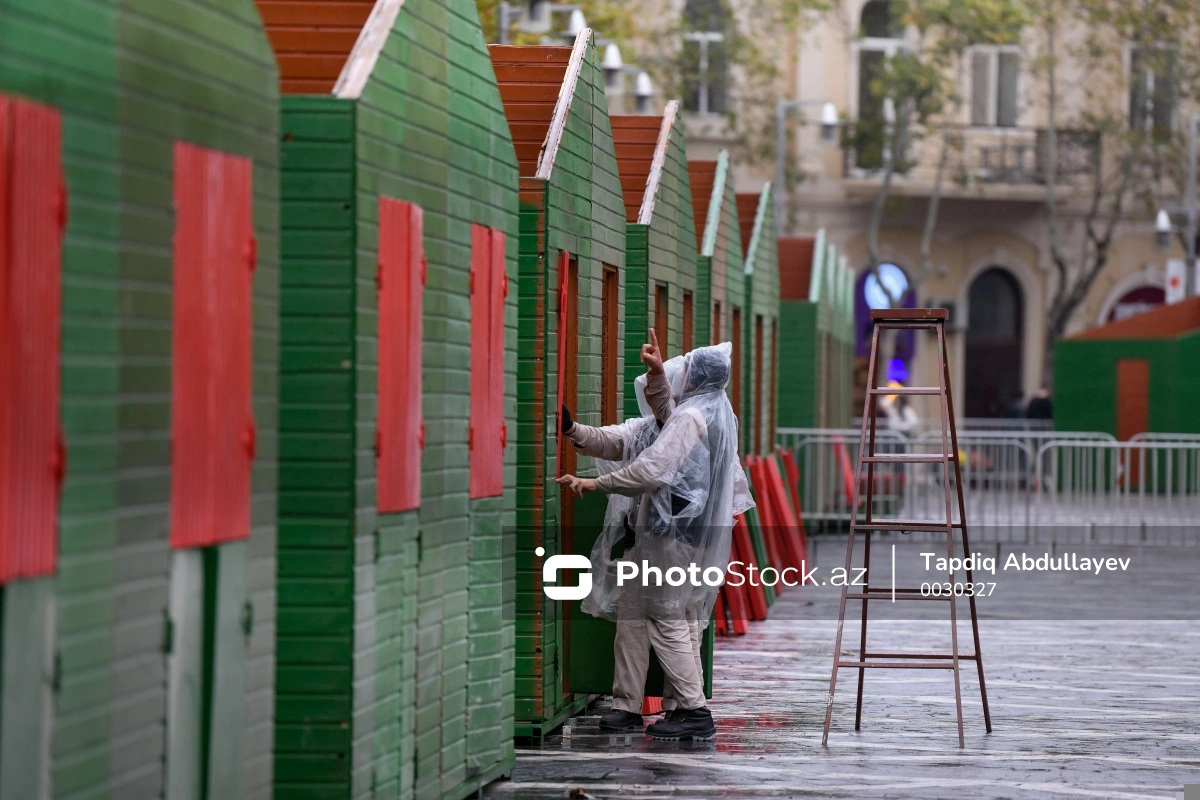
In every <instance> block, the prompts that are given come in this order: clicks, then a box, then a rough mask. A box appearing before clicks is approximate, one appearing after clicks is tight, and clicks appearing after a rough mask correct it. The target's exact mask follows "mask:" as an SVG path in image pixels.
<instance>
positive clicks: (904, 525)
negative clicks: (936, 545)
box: [850, 519, 963, 533]
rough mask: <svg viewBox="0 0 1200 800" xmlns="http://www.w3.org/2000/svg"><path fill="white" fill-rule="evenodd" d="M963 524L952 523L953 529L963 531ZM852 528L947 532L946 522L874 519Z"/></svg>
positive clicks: (858, 523)
mask: <svg viewBox="0 0 1200 800" xmlns="http://www.w3.org/2000/svg"><path fill="white" fill-rule="evenodd" d="M962 526H963V524H962V523H961V522H951V523H950V527H951V528H959V529H961V528H962ZM850 527H852V528H854V529H855V530H859V531H914V532H918V533H925V532H928V533H942V532H943V531H945V530H946V523H944V522H912V521H910V520H905V519H873V520H868V521H867V522H855V523H853V524H852V525H851V526H850Z"/></svg>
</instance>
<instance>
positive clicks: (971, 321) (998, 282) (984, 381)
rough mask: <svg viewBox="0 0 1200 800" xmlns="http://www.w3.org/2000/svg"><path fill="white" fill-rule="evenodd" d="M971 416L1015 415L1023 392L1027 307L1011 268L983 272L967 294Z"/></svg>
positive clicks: (967, 371) (967, 366)
mask: <svg viewBox="0 0 1200 800" xmlns="http://www.w3.org/2000/svg"><path fill="white" fill-rule="evenodd" d="M967 306H968V309H969V311H968V314H967V322H968V327H967V346H966V353H965V356H964V360H965V362H966V373H965V378H966V390H967V402H966V408H965V411H966V416H968V417H999V416H1001V415H1003V414H1005V413H1015V409H1016V408H1018V407H1019V402H1020V395H1021V351H1022V349H1023V342H1024V330H1025V310H1024V301H1023V298H1022V297H1021V287H1020V285H1019V284H1018V283H1017V281H1016V279H1015V278H1014V277H1013V276H1012V273H1010V272H1009V271H1008V270H1005V269H1000V268H999V267H992V268H990V269H987V270H985V271H984V272H982V273H980V275H979V276H978V277H977V278H975V280H974V281H973V282H972V283H971V288H970V290H969V291H968V294H967Z"/></svg>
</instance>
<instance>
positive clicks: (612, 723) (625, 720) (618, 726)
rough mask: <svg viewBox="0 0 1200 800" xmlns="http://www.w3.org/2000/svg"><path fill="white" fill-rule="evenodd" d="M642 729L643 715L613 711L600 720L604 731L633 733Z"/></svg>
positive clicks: (601, 728)
mask: <svg viewBox="0 0 1200 800" xmlns="http://www.w3.org/2000/svg"><path fill="white" fill-rule="evenodd" d="M640 727H642V715H641V714H635V713H633V712H632V711H618V710H616V709H613V710H612V711H610V712H609V713H607V714H605V715H604V716H603V717H601V718H600V730H602V731H631V730H633V729H634V728H640Z"/></svg>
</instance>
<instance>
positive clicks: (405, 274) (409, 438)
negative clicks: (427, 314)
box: [375, 197, 425, 513]
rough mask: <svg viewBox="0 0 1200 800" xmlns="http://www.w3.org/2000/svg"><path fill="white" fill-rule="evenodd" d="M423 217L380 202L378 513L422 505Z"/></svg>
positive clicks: (404, 206) (416, 210) (407, 207)
mask: <svg viewBox="0 0 1200 800" xmlns="http://www.w3.org/2000/svg"><path fill="white" fill-rule="evenodd" d="M423 237H424V216H423V213H422V211H421V207H420V206H417V205H413V204H412V203H404V202H401V201H399V200H393V199H392V198H390V197H381V198H380V199H379V273H378V280H379V389H378V398H379V410H378V430H377V436H376V446H375V449H376V453H375V462H376V467H377V471H378V490H377V491H378V499H377V502H378V508H379V511H380V512H381V513H389V512H396V511H407V510H409V509H413V508H416V507H418V506H419V505H420V503H421V447H422V445H423V441H422V440H423V436H422V433H421V343H422V328H421V326H422V322H423V317H422V307H423V306H422V295H423V293H424V290H423V288H422V287H423V284H424V282H425V281H424V275H425V259H424V245H423Z"/></svg>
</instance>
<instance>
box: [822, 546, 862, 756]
mask: <svg viewBox="0 0 1200 800" xmlns="http://www.w3.org/2000/svg"><path fill="white" fill-rule="evenodd" d="M853 558H854V528H853V527H851V528H850V535H849V536H848V537H846V574H847V575H849V574H850V569H851V564H852V563H853ZM849 588H850V587H848V586H843V587H842V604H841V609H840V610H839V611H838V626H837V637H836V638H835V639H834V641H833V671H832V672H830V673H829V696H828V697H826V698H825V726H824V728H823V729H822V732H821V746H822V747H824V746H825V745H827V744H828V743H829V723H830V722H831V721H832V720H833V695H834V692H835V691H836V690H837V675H838V663H839V662H840V661H841V660H842V633H843V631H844V630H845V628H846V594H847V592H848V591H849Z"/></svg>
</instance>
